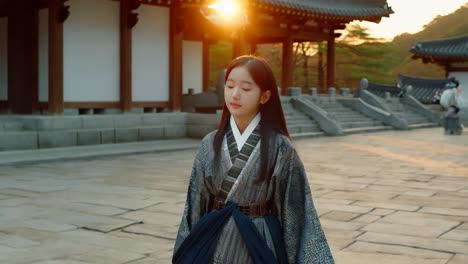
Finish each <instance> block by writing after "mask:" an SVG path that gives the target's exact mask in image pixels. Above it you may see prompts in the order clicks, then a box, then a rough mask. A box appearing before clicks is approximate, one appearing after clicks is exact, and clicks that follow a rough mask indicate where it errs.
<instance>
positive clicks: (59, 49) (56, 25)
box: [48, 0, 64, 115]
mask: <svg viewBox="0 0 468 264" xmlns="http://www.w3.org/2000/svg"><path fill="white" fill-rule="evenodd" d="M61 9H62V3H61V1H60V0H49V98H48V100H49V104H48V113H49V114H52V115H53V114H62V113H63V108H64V107H63V21H61V20H62V19H63V17H62V15H61ZM62 11H63V10H62Z"/></svg>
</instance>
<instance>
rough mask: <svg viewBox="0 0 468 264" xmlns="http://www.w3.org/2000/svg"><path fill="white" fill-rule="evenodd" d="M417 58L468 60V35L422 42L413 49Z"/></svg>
mask: <svg viewBox="0 0 468 264" xmlns="http://www.w3.org/2000/svg"><path fill="white" fill-rule="evenodd" d="M410 51H411V52H412V53H414V57H415V58H433V59H444V60H464V61H466V60H468V35H466V36H462V37H457V38H451V39H443V40H435V41H421V42H418V43H416V45H414V46H413V47H411V49H410Z"/></svg>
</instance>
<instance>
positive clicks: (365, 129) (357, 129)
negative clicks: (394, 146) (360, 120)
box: [343, 126, 392, 134]
mask: <svg viewBox="0 0 468 264" xmlns="http://www.w3.org/2000/svg"><path fill="white" fill-rule="evenodd" d="M390 129H392V127H391V126H372V127H353V128H346V129H343V131H344V133H345V134H354V133H366V132H374V131H382V130H390Z"/></svg>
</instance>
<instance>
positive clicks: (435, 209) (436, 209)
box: [418, 207, 468, 216]
mask: <svg viewBox="0 0 468 264" xmlns="http://www.w3.org/2000/svg"><path fill="white" fill-rule="evenodd" d="M418 212H420V213H431V214H440V215H454V216H468V210H462V209H453V208H439V207H423V208H421V210H419V211H418Z"/></svg>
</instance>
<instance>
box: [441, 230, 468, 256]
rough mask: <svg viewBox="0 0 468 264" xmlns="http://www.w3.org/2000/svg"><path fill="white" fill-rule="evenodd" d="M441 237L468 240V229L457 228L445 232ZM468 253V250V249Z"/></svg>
mask: <svg viewBox="0 0 468 264" xmlns="http://www.w3.org/2000/svg"><path fill="white" fill-rule="evenodd" d="M440 238H443V239H451V240H459V241H468V230H464V229H461V228H455V229H453V230H451V231H450V232H448V233H446V234H444V235H443V236H441V237H440ZM467 253H468V251H467Z"/></svg>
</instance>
